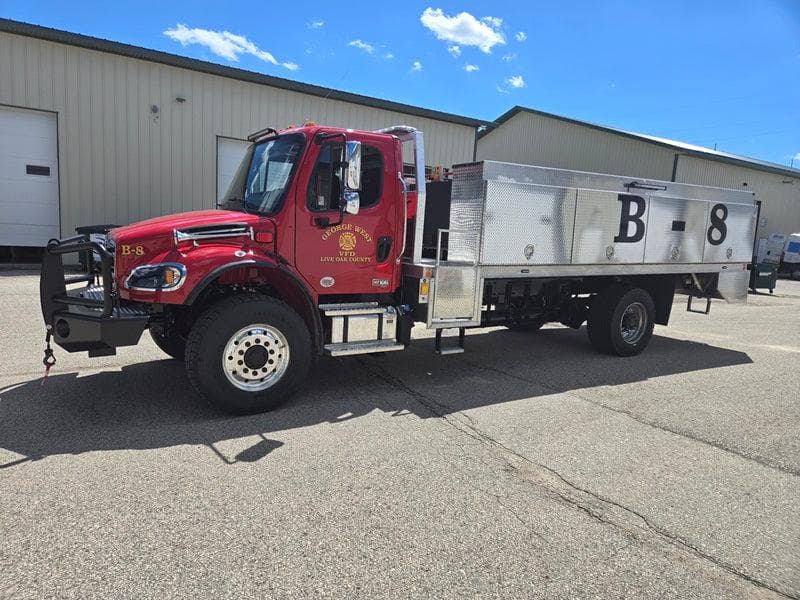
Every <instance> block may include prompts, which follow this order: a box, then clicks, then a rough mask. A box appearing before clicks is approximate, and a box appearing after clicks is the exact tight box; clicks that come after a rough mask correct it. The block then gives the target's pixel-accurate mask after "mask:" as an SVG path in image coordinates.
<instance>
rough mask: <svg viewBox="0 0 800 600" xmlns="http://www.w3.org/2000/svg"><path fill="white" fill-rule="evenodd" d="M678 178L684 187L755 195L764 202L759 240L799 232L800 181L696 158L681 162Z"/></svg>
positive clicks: (677, 173) (690, 157) (683, 158)
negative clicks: (746, 191)
mask: <svg viewBox="0 0 800 600" xmlns="http://www.w3.org/2000/svg"><path fill="white" fill-rule="evenodd" d="M675 175H676V176H675V180H676V181H681V182H684V183H696V184H699V185H713V186H715V187H725V188H736V189H745V190H748V191H751V192H753V193H755V195H756V199H757V200H761V222H760V223H759V228H758V233H757V234H756V235H757V236H758V237H765V236H767V235H769V234H770V233H797V232H798V231H800V179H796V178H792V177H788V176H783V175H778V174H776V173H768V172H766V171H759V170H757V169H748V168H745V167H739V166H735V165H729V164H726V163H721V162H717V161H712V160H706V159H703V158H695V157H693V156H681V157H680V158H679V159H678V169H677V171H676V174H675ZM745 183H746V184H747V185H746V186H745V185H743V184H745ZM764 219H766V223H764ZM762 223H764V224H763V225H762Z"/></svg>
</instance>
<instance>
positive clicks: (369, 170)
mask: <svg viewBox="0 0 800 600" xmlns="http://www.w3.org/2000/svg"><path fill="white" fill-rule="evenodd" d="M343 161H344V145H343V144H342V143H341V142H339V143H327V144H323V146H322V148H321V149H320V152H319V156H318V157H317V164H316V165H314V171H313V173H312V175H311V180H310V181H309V184H308V193H307V202H308V208H309V209H310V210H313V211H318V212H322V211H328V210H339V201H340V199H341V196H342V190H343V186H342V166H343V164H344V163H343ZM382 191H383V155H382V154H381V151H380V150H378V149H377V148H375V147H373V146H367V145H366V144H362V145H361V191H360V193H359V200H360V206H361V208H362V209H363V208H369V207H371V206H375V205H376V204H377V203H378V202H379V201H380V199H381V193H382Z"/></svg>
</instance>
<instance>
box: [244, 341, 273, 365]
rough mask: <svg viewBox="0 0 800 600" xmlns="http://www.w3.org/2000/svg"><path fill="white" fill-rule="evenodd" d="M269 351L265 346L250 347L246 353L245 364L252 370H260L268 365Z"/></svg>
mask: <svg viewBox="0 0 800 600" xmlns="http://www.w3.org/2000/svg"><path fill="white" fill-rule="evenodd" d="M268 359H269V350H267V349H266V348H265V347H264V346H250V347H249V348H248V349H247V351H246V352H245V353H244V364H245V365H247V367H249V368H250V369H260V368H262V367H263V366H264V365H266V364H267V360H268Z"/></svg>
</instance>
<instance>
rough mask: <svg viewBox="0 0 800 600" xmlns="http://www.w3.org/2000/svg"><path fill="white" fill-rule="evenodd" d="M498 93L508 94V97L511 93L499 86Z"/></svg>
mask: <svg viewBox="0 0 800 600" xmlns="http://www.w3.org/2000/svg"><path fill="white" fill-rule="evenodd" d="M497 91H498V92H500V93H501V94H506V95H508V94H509V93H510V92H509V91H508V90H507V89H506V88H504V87H500V86H499V85H498V86H497Z"/></svg>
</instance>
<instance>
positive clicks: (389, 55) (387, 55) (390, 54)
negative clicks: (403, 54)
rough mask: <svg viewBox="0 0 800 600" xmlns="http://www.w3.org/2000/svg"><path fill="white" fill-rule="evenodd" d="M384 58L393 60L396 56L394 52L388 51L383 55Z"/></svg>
mask: <svg viewBox="0 0 800 600" xmlns="http://www.w3.org/2000/svg"><path fill="white" fill-rule="evenodd" d="M383 58H385V59H386V60H392V59H393V58H394V54H392V53H391V52H387V53H386V54H384V55H383Z"/></svg>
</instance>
